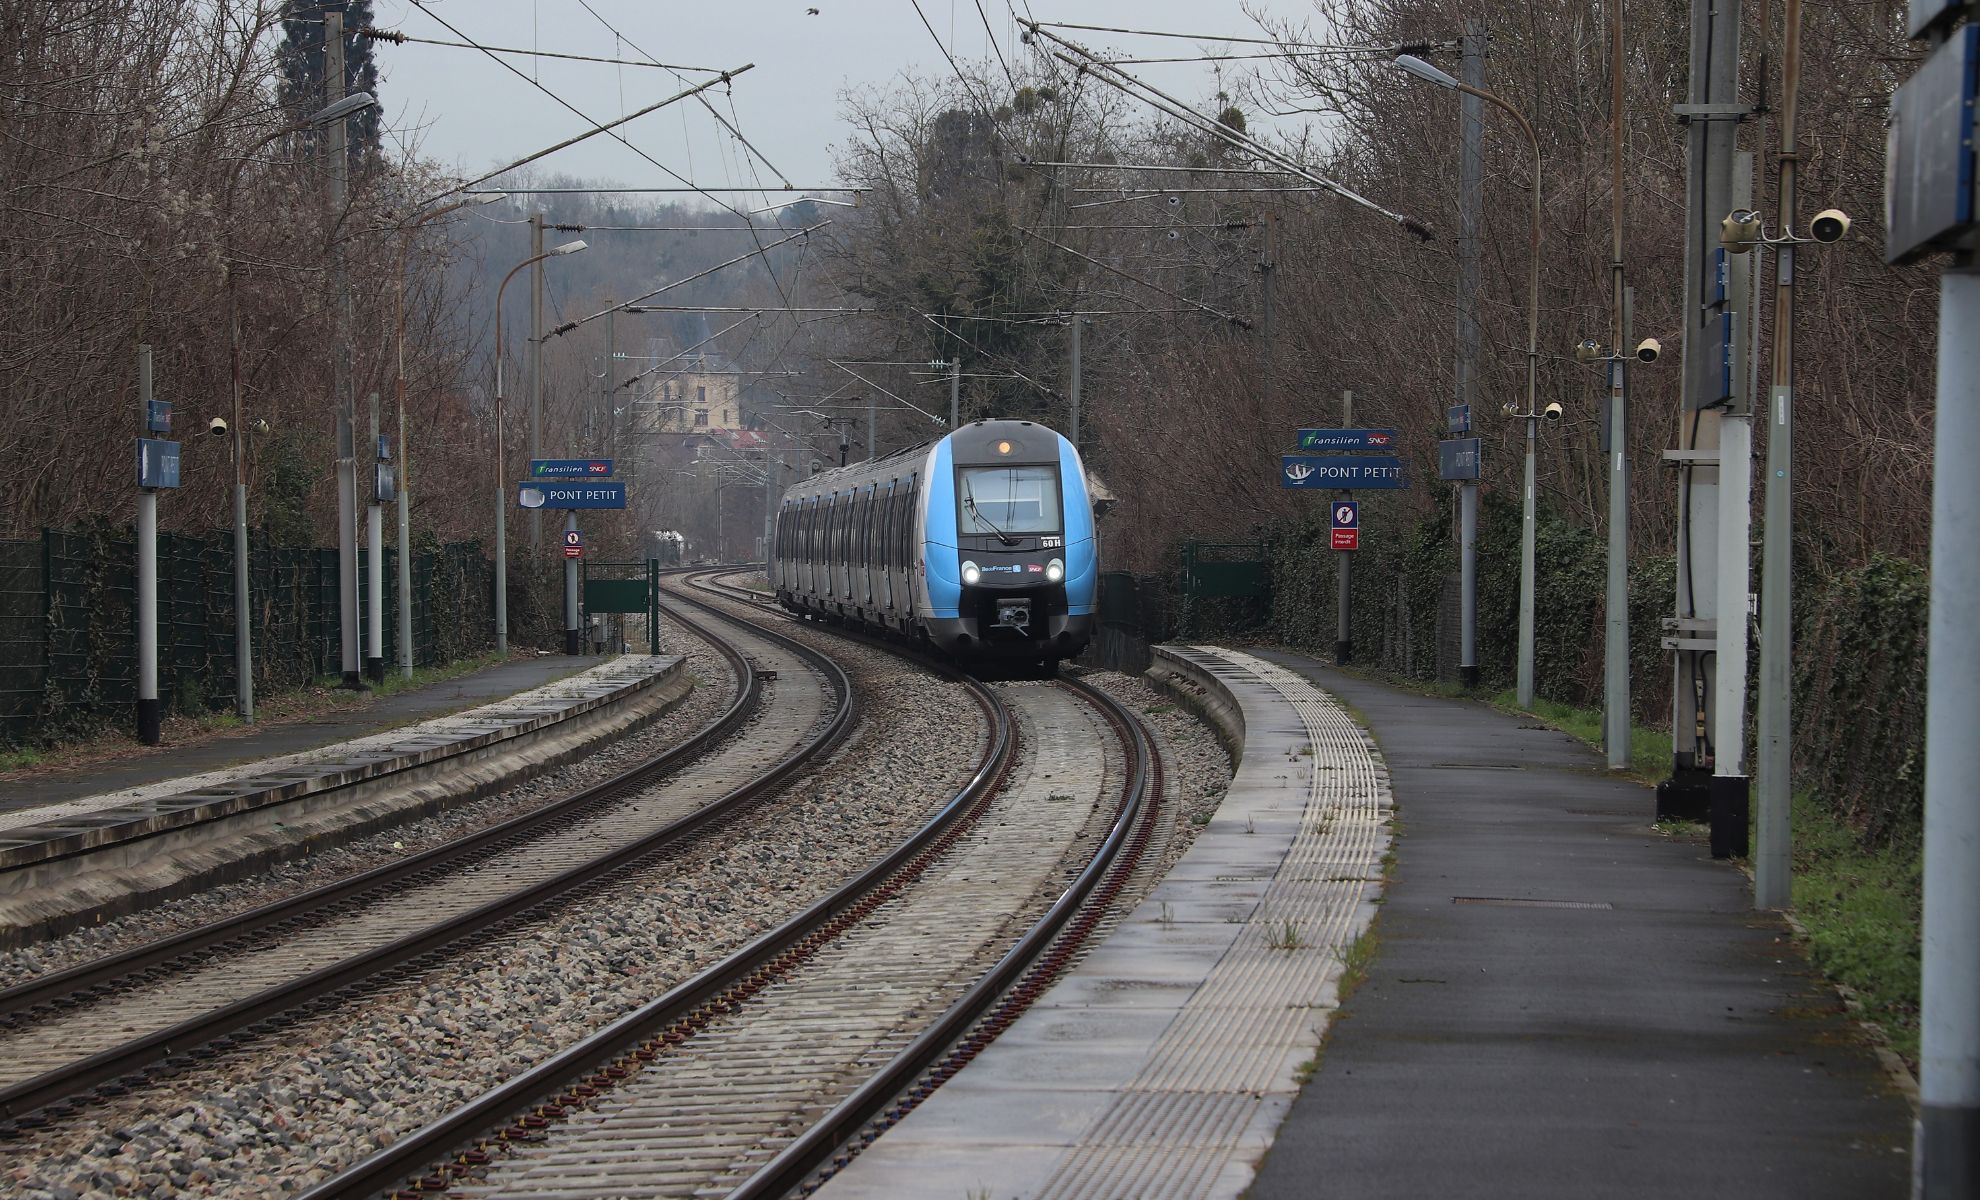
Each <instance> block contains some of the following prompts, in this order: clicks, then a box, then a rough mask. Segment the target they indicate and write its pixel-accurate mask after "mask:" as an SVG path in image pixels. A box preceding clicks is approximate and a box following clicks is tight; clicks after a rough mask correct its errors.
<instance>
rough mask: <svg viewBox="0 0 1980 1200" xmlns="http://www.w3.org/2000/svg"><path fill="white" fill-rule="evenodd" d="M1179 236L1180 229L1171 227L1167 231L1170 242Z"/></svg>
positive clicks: (1180, 235) (1180, 233) (1180, 234)
mask: <svg viewBox="0 0 1980 1200" xmlns="http://www.w3.org/2000/svg"><path fill="white" fill-rule="evenodd" d="M1180 237H1182V230H1180V229H1171V230H1170V231H1169V240H1170V241H1172V242H1173V241H1175V240H1177V239H1178V238H1180Z"/></svg>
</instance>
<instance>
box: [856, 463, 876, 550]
mask: <svg viewBox="0 0 1980 1200" xmlns="http://www.w3.org/2000/svg"><path fill="white" fill-rule="evenodd" d="M875 493H876V488H875V486H874V485H873V484H870V483H869V484H867V485H866V494H865V495H864V496H862V497H860V501H859V561H860V565H861V566H865V567H871V566H872V565H873V499H874V496H875Z"/></svg>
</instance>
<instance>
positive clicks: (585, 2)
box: [578, 0, 790, 187]
mask: <svg viewBox="0 0 1980 1200" xmlns="http://www.w3.org/2000/svg"><path fill="white" fill-rule="evenodd" d="M578 4H579V5H580V6H582V7H583V8H584V11H586V12H588V13H590V14H591V15H592V16H593V17H596V18H597V19H598V23H599V24H600V25H603V26H604V27H605V28H606V29H609V30H611V32H612V36H613V37H615V38H618V39H619V40H620V41H622V42H624V43H625V44H626V45H628V46H631V47H632V48H633V52H634V53H636V54H645V55H646V60H647V61H648V62H650V63H652V64H654V65H655V66H662V65H664V64H662V63H661V62H660V60H659V59H657V58H654V57H653V56H652V55H651V54H647V53H646V48H645V47H643V46H641V45H639V44H638V43H637V42H635V41H633V40H632V39H631V38H629V37H627V36H626V35H625V34H623V33H620V32H619V30H618V29H617V27H615V26H614V25H613V24H612V23H611V22H610V21H607V20H606V19H605V18H604V17H603V16H602V15H601V14H600V13H599V11H598V10H597V9H595V8H593V7H591V5H590V3H589V0H578ZM667 69H668V70H674V69H676V68H672V67H669V68H667ZM682 82H686V81H685V80H683V81H682ZM700 100H701V107H703V108H705V109H707V110H708V115H709V116H711V117H714V118H715V121H716V123H717V124H719V125H721V126H722V128H724V129H726V130H728V131H729V133H730V135H731V136H733V137H734V138H735V139H736V140H737V141H739V142H741V143H742V144H743V145H744V146H745V147H747V148H748V150H749V152H750V153H751V154H754V155H755V156H756V157H757V159H758V160H759V161H761V162H762V163H763V165H764V166H766V167H769V168H770V170H771V171H772V172H773V173H774V174H775V175H776V176H777V179H778V180H779V181H780V182H782V183H783V184H784V185H785V186H786V187H788V186H790V177H789V176H787V175H785V174H784V173H783V172H782V171H779V170H777V164H776V163H773V162H771V161H770V160H769V159H768V158H765V157H764V155H763V152H762V151H761V150H758V149H757V148H756V147H755V146H753V145H751V144H750V141H749V139H748V138H746V137H744V136H743V135H742V130H740V129H737V128H736V127H735V126H734V125H732V124H730V123H729V122H728V121H727V120H725V119H724V118H723V116H722V114H721V113H719V112H717V111H715V106H714V105H712V104H710V103H709V102H708V99H707V97H705V96H704V97H700Z"/></svg>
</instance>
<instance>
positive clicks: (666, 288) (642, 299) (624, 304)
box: [563, 221, 832, 333]
mask: <svg viewBox="0 0 1980 1200" xmlns="http://www.w3.org/2000/svg"><path fill="white" fill-rule="evenodd" d="M831 223H832V222H830V221H820V222H819V223H818V224H816V225H808V226H806V227H805V228H803V229H800V230H798V231H797V232H795V233H793V234H790V235H789V236H787V237H781V238H778V239H777V240H776V241H774V242H771V243H770V244H768V245H766V246H760V247H758V248H757V249H756V250H755V251H752V252H751V253H749V254H738V255H737V256H736V257H734V258H731V259H727V260H725V261H722V262H718V263H716V264H715V265H714V266H712V267H708V268H707V269H705V270H701V271H696V272H695V273H694V274H692V275H684V276H682V277H681V278H679V279H676V280H674V281H673V282H672V283H669V284H663V285H662V286H660V287H657V288H654V289H653V290H652V291H650V292H647V293H645V294H644V295H640V296H635V297H633V298H632V299H630V300H621V301H619V302H618V303H617V304H613V305H609V306H607V307H605V308H601V309H599V310H598V311H597V312H595V313H592V314H591V315H590V316H587V317H580V318H578V319H577V320H576V321H574V322H572V323H571V325H570V329H575V328H577V327H578V326H579V325H583V324H584V323H585V322H587V321H595V320H597V319H598V318H600V317H602V316H605V315H607V314H608V313H614V312H619V311H621V310H623V309H627V308H633V307H647V305H646V301H647V300H649V299H651V298H652V297H654V296H659V295H663V294H665V293H667V292H671V291H673V290H674V289H675V288H677V287H681V286H682V285H684V284H689V283H693V282H694V281H695V280H697V279H705V278H707V277H708V276H710V275H713V274H714V273H715V272H717V271H720V270H723V269H724V268H726V267H733V266H735V265H736V264H737V263H740V262H748V261H749V260H750V259H752V258H755V257H757V256H758V255H760V254H762V253H763V252H764V251H766V250H775V249H776V248H777V247H779V246H782V245H784V244H785V243H787V242H794V241H796V240H798V239H799V238H801V237H804V236H806V235H807V234H811V233H815V232H817V231H818V230H820V229H823V228H825V227H826V226H827V225H830V224H831ZM752 311H756V312H775V311H777V310H776V309H755V310H752ZM569 331H570V330H569V329H566V330H564V331H563V332H566V333H568V332H569Z"/></svg>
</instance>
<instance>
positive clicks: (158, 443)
mask: <svg viewBox="0 0 1980 1200" xmlns="http://www.w3.org/2000/svg"><path fill="white" fill-rule="evenodd" d="M137 459H138V486H139V487H141V488H175V487H178V486H179V443H177V442H168V441H165V440H164V439H162V438H139V439H138V440H137Z"/></svg>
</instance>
